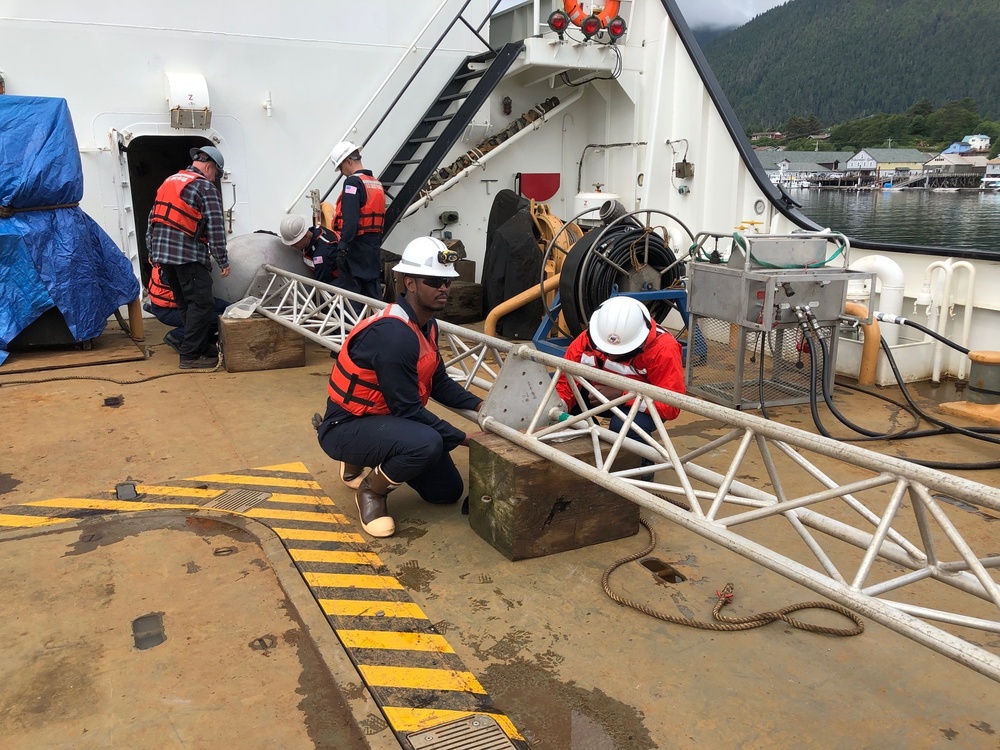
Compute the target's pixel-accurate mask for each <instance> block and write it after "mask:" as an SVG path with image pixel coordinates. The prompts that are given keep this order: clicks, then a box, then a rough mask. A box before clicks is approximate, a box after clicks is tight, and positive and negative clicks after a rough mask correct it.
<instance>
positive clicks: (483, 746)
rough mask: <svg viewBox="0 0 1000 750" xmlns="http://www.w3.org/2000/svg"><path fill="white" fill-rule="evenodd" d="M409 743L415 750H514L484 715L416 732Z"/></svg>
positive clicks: (503, 735) (495, 725) (504, 735)
mask: <svg viewBox="0 0 1000 750" xmlns="http://www.w3.org/2000/svg"><path fill="white" fill-rule="evenodd" d="M406 739H408V740H409V741H410V745H411V746H412V747H413V750H514V743H512V742H511V741H510V739H509V738H508V737H507V735H506V734H505V733H504V731H503V730H502V729H501V728H500V725H499V724H497V723H496V721H495V720H494V719H493V718H491V717H489V716H484V715H483V714H475V715H473V716H468V717H466V718H464V719H459V720H458V721H449V722H448V723H447V724H440V725H438V726H436V727H432V728H430V729H425V730H424V731H422V732H414V733H413V734H411V735H409V736H408V737H407V738H406Z"/></svg>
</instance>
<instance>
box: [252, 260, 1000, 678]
mask: <svg viewBox="0 0 1000 750" xmlns="http://www.w3.org/2000/svg"><path fill="white" fill-rule="evenodd" d="M268 270H269V271H272V272H273V273H274V277H275V278H273V279H272V281H271V285H270V286H269V291H268V293H267V294H266V295H265V297H264V302H263V303H262V312H264V314H266V315H268V316H269V317H271V318H273V319H275V320H278V321H279V322H282V323H283V324H285V325H288V326H290V327H292V328H294V329H295V330H298V331H300V332H301V333H302V334H303V335H305V336H308V337H309V338H311V339H313V340H316V341H319V342H321V343H323V344H324V345H327V346H329V347H330V348H334V349H339V347H340V345H341V344H342V343H343V335H344V334H343V333H342V330H343V328H344V327H345V324H346V327H349V326H350V325H353V322H356V320H357V319H358V316H357V315H356V314H355V313H354V311H353V309H352V308H350V305H349V304H348V305H346V306H345V304H344V302H343V299H348V300H353V301H355V302H358V303H360V304H361V305H363V306H364V308H363V311H362V312H363V313H367V312H370V311H372V310H376V309H380V308H381V307H383V306H384V304H383V303H380V302H375V301H373V300H368V299H366V298H364V297H358V296H357V295H351V294H347V293H342V292H340V291H339V290H337V289H335V288H333V287H328V286H325V285H321V284H316V283H315V282H312V281H310V280H308V279H304V278H302V277H296V276H294V275H293V274H286V273H285V272H281V271H276V270H275V269H271V268H270V267H268ZM320 292H322V294H320ZM338 297H339V298H343V299H340V300H338V299H333V298H338ZM440 328H441V331H442V334H443V337H442V342H443V343H442V355H443V356H444V357H445V361H446V362H447V363H448V366H449V372H450V374H451V375H452V377H454V378H455V379H456V380H458V381H460V382H462V383H463V384H466V385H469V386H475V387H478V388H481V389H483V390H490V394H489V396H488V398H487V403H486V405H485V406H484V408H483V410H482V412H481V413H480V415H479V420H480V425H481V426H482V428H483V429H485V430H489V431H491V432H494V433H496V434H498V435H501V436H503V437H505V438H506V439H508V440H510V441H511V442H513V443H515V444H517V445H520V446H522V447H523V448H525V449H527V450H530V451H532V452H534V453H536V454H538V455H540V456H542V457H544V458H546V459H548V460H550V461H552V462H553V463H556V464H558V465H560V466H563V467H565V468H567V469H570V470H572V471H573V472H575V473H576V474H577V475H579V476H581V477H583V478H585V479H587V480H589V481H592V482H594V483H596V484H598V485H601V486H603V487H606V488H607V489H609V490H611V491H613V492H615V493H617V494H619V495H621V496H622V497H625V498H627V499H629V500H631V501H632V502H635V503H636V504H638V505H640V506H641V507H643V508H645V509H647V510H649V511H652V512H654V513H657V514H658V515H660V516H662V517H664V518H666V519H669V520H670V521H673V522H674V523H676V524H678V525H680V526H682V527H684V528H686V529H688V530H690V531H693V532H695V533H697V534H699V535H701V536H702V537H704V538H706V539H709V540H711V541H713V542H715V543H717V544H719V545H721V546H723V547H725V548H727V549H729V550H732V551H734V552H736V553H738V554H740V555H742V556H744V557H745V558H747V559H749V560H751V561H753V562H756V563H758V564H760V565H763V566H764V567H766V568H768V569H770V570H772V571H775V572H777V573H780V574H781V575H783V576H785V577H787V578H789V579H791V580H793V581H796V582H798V583H800V584H801V585H803V586H806V587H807V588H809V589H811V590H813V591H815V592H817V593H820V594H822V595H824V596H826V597H828V598H829V599H831V600H833V601H835V602H837V603H839V604H842V605H843V606H845V607H848V608H850V609H851V610H853V611H855V612H857V613H859V614H861V615H864V616H867V617H869V618H871V619H873V620H875V621H877V622H879V623H881V624H882V625H885V626H886V627H889V628H891V629H893V630H895V631H897V632H899V633H901V634H903V635H905V636H907V637H909V638H911V639H913V640H915V641H917V642H919V643H922V644H923V645H925V646H927V647H929V648H931V649H933V650H935V651H937V652H939V653H941V654H944V655H946V656H948V657H950V658H952V659H955V660H956V661H958V662H960V663H962V664H965V665H966V666H968V667H971V668H972V669H975V670H976V671H978V672H980V673H982V674H984V675H986V676H988V677H990V678H992V679H994V680H997V681H1000V655H998V654H997V653H996V649H993V650H990V649H989V648H987V647H985V646H981V645H978V644H977V643H974V642H972V641H971V640H968V639H971V638H972V637H974V633H975V631H979V632H980V633H989V634H994V635H995V634H998V633H1000V584H998V581H997V572H996V571H997V568H1000V555H998V554H997V553H996V552H992V553H986V554H983V553H982V552H981V551H978V552H977V551H976V550H977V547H979V548H983V547H986V548H987V549H990V548H992V549H993V550H996V549H997V546H996V542H995V533H990V530H989V527H988V525H987V524H984V523H983V516H984V515H986V514H988V513H992V514H996V513H998V512H1000V490H998V489H997V488H994V487H990V486H987V485H984V484H980V483H978V482H974V481H971V480H967V479H963V478H961V477H957V476H954V475H950V474H945V473H943V472H940V471H937V470H934V469H929V468H925V467H922V466H919V465H916V464H913V463H910V462H907V461H905V460H902V459H898V458H894V457H890V456H885V455H882V454H879V453H875V452H873V451H869V450H866V449H863V448H860V447H858V446H855V445H850V444H847V443H842V442H837V441H836V440H831V439H828V438H825V437H822V436H819V435H815V434H812V433H809V432H805V431H804V430H799V429H797V428H794V427H790V426H787V425H783V424H778V423H776V422H772V421H769V420H767V419H763V418H761V417H757V416H755V415H753V414H748V413H745V412H741V411H737V410H733V409H729V408H727V407H723V406H719V405H716V404H712V403H709V402H706V401H701V400H698V399H694V398H691V397H688V396H684V395H680V394H677V393H673V392H670V391H666V390H663V389H660V388H656V387H654V386H651V385H647V384H643V383H638V382H636V381H634V380H630V379H627V378H624V377H622V376H618V375H615V374H612V373H609V372H605V371H600V370H596V369H593V368H591V367H587V366H585V365H581V364H578V363H574V362H568V361H566V360H564V359H561V358H560V357H556V356H552V355H548V354H545V353H543V352H539V351H537V350H536V349H534V348H533V347H531V346H527V345H524V344H512V343H510V342H506V341H503V340H500V339H495V338H491V337H488V336H485V335H483V334H480V333H476V332H474V331H469V330H467V329H463V328H460V327H458V326H454V325H450V324H448V323H441V324H440ZM338 329H339V330H338ZM335 330H336V331H337V332H336V333H333V332H332V331H335ZM445 341H446V342H447V347H448V350H449V351H444V342H445ZM501 359H502V361H503V363H504V364H503V366H502V367H501V368H499V371H498V369H497V367H496V364H497V363H498V362H500V361H501ZM561 374H565V375H566V376H567V378H568V381H569V383H570V387H571V390H572V391H573V392H574V394H575V395H576V396H577V397H578V398H577V401H578V402H582V399H581V398H579V397H580V396H581V395H582V394H583V393H587V394H588V397H589V401H590V403H591V404H596V405H595V406H594V407H593V408H591V409H589V410H587V411H584V412H582V413H580V414H576V415H566V414H563V413H561V412H562V410H561V409H559V408H553V405H554V404H561V402H560V401H558V398H557V397H556V396H555V394H554V391H555V383H556V379H557V378H558V377H559V375H561ZM599 385H605V386H613V387H614V388H615V389H618V390H620V391H621V393H622V395H621V396H619V397H617V398H612V399H609V398H606V397H605V396H603V395H602V394H601V391H600V390H599V389H598V387H597V386H599ZM494 386H497V387H496V388H494ZM657 401H658V402H663V403H667V404H670V405H672V406H675V407H678V408H679V409H681V410H682V413H683V414H682V416H687V417H692V416H694V417H700V418H701V421H700V422H699V423H698V424H699V428H698V429H697V430H693V431H692V430H684V429H682V428H676V427H671V428H670V429H668V428H667V426H666V424H664V422H663V421H662V420H661V419H660V417H659V415H658V413H657V412H656V409H655V408H654V407H653V403H654V402H657ZM642 409H645V411H647V412H648V413H649V415H650V416H651V417H652V419H653V423H654V427H655V429H654V430H653V432H652V434H650V433H647V432H646V431H644V430H643V429H642V428H641V427H639V426H638V425H637V424H635V419H636V415H637V414H639V412H640V410H642ZM612 417H614V418H616V421H617V422H620V423H621V427H620V429H619V431H617V432H615V431H612V430H610V429H609V428H608V426H607V423H608V420H609V419H610V418H612ZM705 420H709V421H708V422H705ZM681 422H683V420H681V419H679V420H678V424H679V423H681ZM672 424H673V423H672ZM704 424H708V425H710V427H707V428H706V427H704V426H703V425H704ZM580 437H585V438H586V439H588V440H589V441H590V443H591V444H592V446H593V455H592V461H591V462H588V461H584V460H581V459H579V458H574V457H572V456H570V455H568V454H567V453H565V452H563V451H562V450H560V449H559V447H558V443H559V442H560V441H563V440H566V439H569V438H580ZM623 452H628V453H632V454H636V455H638V456H639V457H641V458H642V459H643V465H641V466H639V467H636V468H626V469H616V468H615V459H616V457H618V456H619V455H620V454H621V453H623ZM633 464H634V462H633ZM748 477H753V479H752V480H751V479H748ZM744 480H745V481H744ZM962 507H964V508H965V509H966V510H962V511H960V510H958V508H962ZM969 508H974V509H975V510H976V513H969V512H966V511H967V510H968V509H969ZM760 540H766V543H765V542H762V541H760ZM990 545H992V547H990ZM944 626H948V627H950V628H951V630H945V629H943V627H944ZM969 631H973V632H972V633H970V632H969ZM963 635H965V637H963ZM967 638H968V639H967Z"/></svg>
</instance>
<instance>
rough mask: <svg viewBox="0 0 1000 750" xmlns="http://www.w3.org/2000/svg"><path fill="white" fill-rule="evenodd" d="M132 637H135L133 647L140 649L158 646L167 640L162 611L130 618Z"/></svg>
mask: <svg viewBox="0 0 1000 750" xmlns="http://www.w3.org/2000/svg"><path fill="white" fill-rule="evenodd" d="M132 637H133V638H134V639H135V647H136V648H137V649H139V650H140V651H145V650H146V649H150V648H153V646H159V645H160V644H161V643H163V642H164V641H165V640H167V632H166V631H165V630H164V629H163V613H162V612H153V613H152V614H149V615H143V616H142V617H136V618H135V619H134V620H132Z"/></svg>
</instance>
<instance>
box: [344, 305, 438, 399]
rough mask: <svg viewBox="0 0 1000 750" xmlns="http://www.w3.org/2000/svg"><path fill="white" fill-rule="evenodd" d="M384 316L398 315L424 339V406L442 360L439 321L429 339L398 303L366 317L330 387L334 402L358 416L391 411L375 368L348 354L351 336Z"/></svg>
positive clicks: (420, 364)
mask: <svg viewBox="0 0 1000 750" xmlns="http://www.w3.org/2000/svg"><path fill="white" fill-rule="evenodd" d="M383 318H396V320H400V321H402V322H403V323H406V325H408V326H409V327H410V329H411V330H412V331H413V333H414V335H415V336H416V337H417V340H418V341H419V342H420V354H419V356H418V358H417V388H418V390H419V393H420V402H421V403H422V404H423V405H424V406H427V401H428V399H430V397H431V385H432V383H433V380H434V372H435V370H437V366H438V362H439V361H440V359H441V355H440V354H439V353H438V349H437V337H438V331H437V323H435V322H434V321H431V339H432V340H428V338H427V337H426V336H425V335H424V333H423V331H421V330H420V328H419V327H418V326H417V324H416V323H415V322H414V321H412V320H410V317H409V315H407V314H406V310H404V309H403V308H402V307H401V306H399V305H396V304H393V305H389V306H388V307H387V308H385V309H384V310H382V312H380V313H378V314H377V315H373V316H371V317H370V318H366V319H365V320H362V321H361V322H360V323H358V324H357V325H356V326H354V328H353V329H352V330H351V333H350V334H349V335H348V337H347V340H346V341H345V342H344V345H343V346H342V347H341V348H340V353H339V354H338V355H337V361H336V362H335V363H334V365H333V370H332V371H331V372H330V382H329V384H328V385H327V389H326V392H327V395H328V396H329V397H330V400H331V401H333V402H334V403H335V404H338V405H340V406H342V407H343V408H344V409H346V410H347V411H349V412H350V413H351V414H354V415H355V416H358V417H363V416H367V415H373V414H389V413H390V412H389V406H388V405H387V404H386V403H385V396H384V395H382V390H381V388H379V384H378V378H377V376H376V374H375V371H374V370H366V369H364V368H361V367H359V366H358V365H357V364H355V363H354V362H353V361H352V360H351V357H350V355H349V354H348V352H349V351H350V346H351V339H353V338H354V337H355V336H356V335H357V334H358V333H360V332H361V331H363V330H365V329H366V328H367V327H368V326H370V325H371V324H372V323H374V322H375V321H376V320H382V319H383Z"/></svg>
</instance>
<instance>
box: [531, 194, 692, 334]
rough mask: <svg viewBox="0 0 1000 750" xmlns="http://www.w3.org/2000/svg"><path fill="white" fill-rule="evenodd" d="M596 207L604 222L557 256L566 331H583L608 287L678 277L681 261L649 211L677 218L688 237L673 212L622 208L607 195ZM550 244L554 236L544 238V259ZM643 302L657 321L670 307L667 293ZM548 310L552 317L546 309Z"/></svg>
mask: <svg viewBox="0 0 1000 750" xmlns="http://www.w3.org/2000/svg"><path fill="white" fill-rule="evenodd" d="M594 210H595V209H589V210H588V211H585V212H583V213H581V214H580V215H579V216H577V217H574V219H572V220H571V221H570V222H567V224H566V226H568V225H570V224H574V225H575V222H576V221H577V219H579V218H580V216H583V215H584V214H586V213H589V212H592V211H594ZM599 210H600V216H601V219H602V220H603V221H604V226H603V227H601V228H598V229H593V230H591V231H590V232H588V233H587V234H585V235H584V236H583V237H582V238H581V239H580V240H578V241H577V242H575V243H574V244H573V245H572V247H570V249H569V252H568V254H567V255H566V257H565V259H564V260H563V262H562V271H561V274H560V280H559V299H560V304H561V306H562V315H563V318H564V319H565V323H566V326H567V327H568V328H569V331H564V332H562V333H564V334H566V335H569V336H571V337H572V336H576V335H577V334H579V333H580V332H581V331H583V329H584V328H585V327H586V326H587V323H588V321H589V320H590V316H591V315H592V314H593V312H594V310H596V309H597V307H598V306H599V305H600V304H601V303H602V302H604V300H606V299H608V298H609V297H611V296H612V293H613V292H615V291H617V293H619V294H629V293H638V292H657V291H661V290H665V289H669V288H671V287H673V286H675V285H676V284H677V283H678V282H679V281H680V278H681V276H682V270H683V268H682V265H681V264H680V263H679V262H678V261H677V258H676V256H675V255H674V252H673V251H672V250H671V249H670V247H669V245H668V244H667V242H666V241H665V240H664V236H663V235H665V234H666V232H665V231H663V233H662V235H661V234H658V233H657V231H656V230H657V229H662V226H655V225H653V223H652V222H653V216H654V215H655V214H660V215H662V216H665V217H667V218H668V219H671V220H672V221H674V222H676V223H677V224H679V225H680V226H681V228H683V229H684V231H685V232H686V233H687V234H688V236H689V237H691V241H692V242H693V241H694V237H693V235H692V234H691V232H690V230H689V229H688V228H687V227H686V226H685V225H684V224H683V223H682V222H681V221H680V220H679V219H677V217H675V216H672V215H671V214H667V213H664V212H662V211H654V210H649V209H646V210H641V211H634V212H632V213H628V212H626V211H625V208H624V207H623V206H622V205H621V204H620V203H618V202H617V201H607V202H605V203H604V204H603V205H602V206H601V207H600V209H599ZM554 244H555V243H554V241H553V242H551V243H549V247H548V248H547V249H546V257H545V259H546V260H547V259H548V255H549V253H550V252H551V250H552V247H553V245H554ZM543 265H544V263H543ZM646 303H647V305H648V307H649V308H650V314H651V315H652V317H653V319H654V320H656V321H662V320H663V319H664V318H665V317H666V316H667V314H668V313H669V312H670V310H671V309H672V308H673V303H672V302H671V301H670V300H668V299H651V300H646ZM549 315H550V317H552V311H551V310H550V311H549ZM553 322H555V321H554V320H553Z"/></svg>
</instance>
